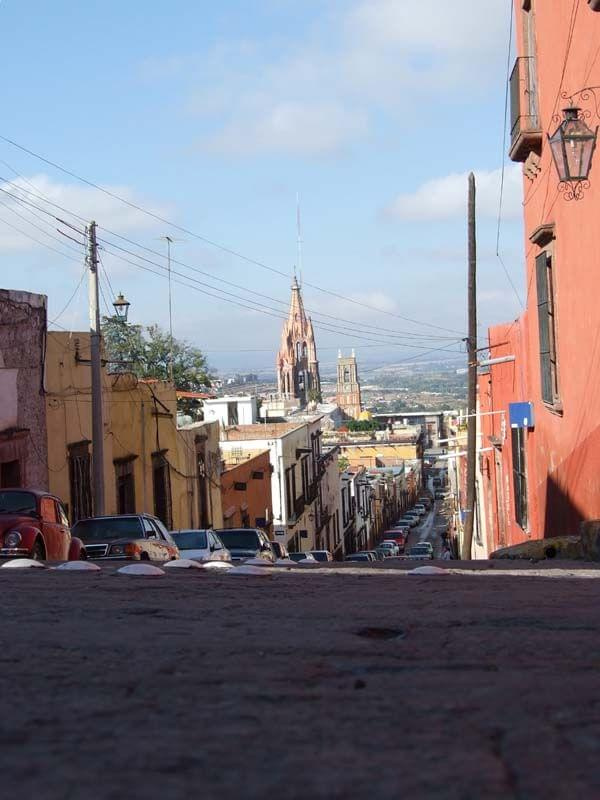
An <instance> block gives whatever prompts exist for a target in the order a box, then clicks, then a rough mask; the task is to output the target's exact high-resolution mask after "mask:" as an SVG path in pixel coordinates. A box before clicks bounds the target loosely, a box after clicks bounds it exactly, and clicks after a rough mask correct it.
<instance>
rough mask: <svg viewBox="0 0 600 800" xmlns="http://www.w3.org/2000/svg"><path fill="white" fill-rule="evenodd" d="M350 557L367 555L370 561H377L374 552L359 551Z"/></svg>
mask: <svg viewBox="0 0 600 800" xmlns="http://www.w3.org/2000/svg"><path fill="white" fill-rule="evenodd" d="M352 555H360V556H364V555H367V556H369V560H370V561H377V555H376V554H375V551H374V550H359V551H358V553H353V554H352Z"/></svg>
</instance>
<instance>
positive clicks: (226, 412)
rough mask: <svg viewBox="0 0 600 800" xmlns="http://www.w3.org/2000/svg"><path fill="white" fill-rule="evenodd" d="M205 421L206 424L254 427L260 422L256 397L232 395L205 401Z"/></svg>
mask: <svg viewBox="0 0 600 800" xmlns="http://www.w3.org/2000/svg"><path fill="white" fill-rule="evenodd" d="M203 407H204V419H205V421H206V422H215V421H217V422H219V423H220V425H221V426H222V427H227V426H228V425H253V424H254V423H255V422H257V421H258V406H257V400H256V397H254V396H251V395H230V396H226V397H216V398H214V399H209V400H204V406H203Z"/></svg>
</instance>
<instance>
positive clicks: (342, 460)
mask: <svg viewBox="0 0 600 800" xmlns="http://www.w3.org/2000/svg"><path fill="white" fill-rule="evenodd" d="M349 466H350V461H349V459H348V458H347V456H340V457H339V458H338V468H339V470H340V472H345V471H346V470H347V469H348V467H349Z"/></svg>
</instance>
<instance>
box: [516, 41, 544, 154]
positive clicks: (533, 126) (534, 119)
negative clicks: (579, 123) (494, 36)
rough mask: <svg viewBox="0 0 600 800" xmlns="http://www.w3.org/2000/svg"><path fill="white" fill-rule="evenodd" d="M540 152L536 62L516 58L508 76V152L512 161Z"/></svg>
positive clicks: (529, 58)
mask: <svg viewBox="0 0 600 800" xmlns="http://www.w3.org/2000/svg"><path fill="white" fill-rule="evenodd" d="M541 148H542V131H541V127H540V120H539V116H538V112H537V87H536V81H535V60H534V59H533V58H532V57H522V58H517V60H516V62H515V66H514V68H513V71H512V73H511V76H510V150H509V152H508V155H509V158H510V159H511V160H512V161H525V160H526V159H527V156H528V155H529V153H531V152H532V151H534V152H536V153H538V155H539V153H540V152H541Z"/></svg>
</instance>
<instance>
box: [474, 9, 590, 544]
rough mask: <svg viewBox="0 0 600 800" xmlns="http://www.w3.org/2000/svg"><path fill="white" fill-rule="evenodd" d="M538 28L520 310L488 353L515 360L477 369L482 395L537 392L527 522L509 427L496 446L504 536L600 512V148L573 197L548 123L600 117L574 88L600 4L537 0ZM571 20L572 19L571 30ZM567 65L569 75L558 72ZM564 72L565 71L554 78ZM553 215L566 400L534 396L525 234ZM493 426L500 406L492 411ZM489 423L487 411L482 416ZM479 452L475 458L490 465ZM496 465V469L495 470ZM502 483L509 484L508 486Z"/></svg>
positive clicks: (533, 293)
mask: <svg viewBox="0 0 600 800" xmlns="http://www.w3.org/2000/svg"><path fill="white" fill-rule="evenodd" d="M522 6H523V3H522V0H515V22H516V37H517V48H518V55H521V56H523V55H526V53H527V50H526V42H525V35H524V30H523V27H524V13H525V12H524V11H523V8H522ZM532 8H533V13H534V31H535V56H536V71H537V87H538V91H537V98H538V107H539V115H540V122H541V125H540V127H541V129H542V145H541V147H542V149H541V159H540V163H539V173H538V175H537V177H535V178H534V179H530V178H528V177H525V176H524V178H523V185H524V223H525V269H526V279H527V280H526V286H527V297H526V307H527V310H526V311H525V313H524V314H523V316H522V317H521V318H520V319H519V320H518V321H517V322H516V323H514V324H513V325H505V326H497V327H496V328H493V329H491V330H490V342H491V343H492V344H498V343H500V342H503V341H508V344H507V345H506V346H502V347H497V348H494V349H493V350H492V356H493V357H496V356H500V355H508V354H514V355H515V356H516V361H515V363H514V364H505V365H497V366H493V367H491V371H490V375H491V383H489V376H486V375H482V376H481V377H480V405H481V407H482V410H483V408H484V407H486V408H488V409H496V410H499V409H502V408H504V409H506V410H507V409H508V403H509V402H512V401H533V403H534V408H535V426H534V428H533V429H531V430H530V431H529V432H528V440H527V474H528V498H529V526H528V530H525V531H524V530H522V529H520V528H519V526H518V525H516V523H515V521H514V518H515V515H514V498H513V497H512V476H511V469H512V461H511V456H510V431H508V435H507V440H506V443H505V444H504V446H503V447H502V463H503V468H504V470H505V471H506V473H507V474H508V476H509V481H508V488H509V490H510V495H511V497H510V498H509V500H510V519H509V521H508V525H507V529H506V543H507V544H511V543H515V542H517V541H523V540H524V539H525V538H527V537H528V536H531V537H534V538H537V537H541V536H552V535H559V534H563V533H570V532H574V531H576V529H577V527H578V524H579V522H580V521H581V520H582V519H593V518H600V309H599V302H598V296H599V293H600V247H599V241H598V240H599V231H600V228H599V227H598V219H599V218H600V153H599V152H598V151H597V152H596V154H595V162H594V164H593V166H592V170H591V174H590V186H589V187H588V188H587V189H586V190H585V193H584V196H583V198H582V199H580V200H573V201H570V202H569V201H567V200H566V199H565V197H564V196H563V193H562V192H561V191H560V190H559V186H558V184H559V180H558V176H557V173H556V170H555V167H554V164H553V163H552V159H551V153H550V148H549V146H548V143H547V136H546V134H547V133H553V132H554V130H555V129H556V127H557V126H558V124H559V118H558V117H556V115H557V114H558V115H559V116H560V118H561V119H562V114H561V110H562V108H564V107H566V106H568V105H570V102H569V100H568V99H565V98H563V97H561V94H562V93H565V95H566V96H573V99H574V101H575V104H576V105H581V107H582V108H583V109H585V110H586V111H589V112H590V115H589V117H588V120H587V121H588V124H589V125H590V127H592V128H595V127H596V125H598V124H600V118H599V114H598V111H599V108H598V105H597V103H596V100H598V101H600V92H596V94H595V95H594V93H591V94H589V95H588V96H587V97H585V96H583V97H582V96H581V95H579V94H578V93H579V92H580V90H582V89H583V88H584V87H586V86H598V85H600V58H598V46H599V43H600V13H595V12H593V11H592V10H591V9H590V7H589V5H588V2H587V0H578V1H577V2H575V4H573V3H571V2H565V1H564V0H532ZM570 31H572V36H571V41H570V43H569V39H570ZM563 71H564V75H563ZM561 78H562V81H561ZM546 224H553V225H554V236H555V239H554V241H553V242H552V243H551V244H550V245H548V247H549V248H551V250H552V258H553V277H554V300H555V312H556V331H557V348H556V350H557V356H558V372H559V394H560V401H561V404H562V411H560V409H557V408H554V409H552V408H550V407H548V406H546V405H545V404H544V402H543V401H542V396H541V379H540V363H539V333H538V314H537V289H536V277H535V258H536V256H537V255H538V254H539V253H540V252H541V248H540V247H539V246H538V245H537V244H534V243H533V242H532V241H531V240H530V236H531V235H532V233H533V232H534V231H535V230H536V229H537V228H538V227H539V226H540V225H546ZM493 419H494V420H495V421H496V423H495V424H496V426H497V425H498V424H499V423H498V420H499V419H500V416H498V417H494V418H493ZM482 420H483V421H482V429H483V430H484V433H485V434H486V435H490V434H491V433H495V434H497V433H498V431H497V430H496V431H494V432H492V431H491V430H490V426H491V422H489V420H488V421H486V420H485V419H484V418H482ZM490 461H491V456H490V455H489V454H486V456H485V459H484V462H483V464H482V467H483V469H484V470H486V469H487V467H488V466H490V464H487V465H486V462H490ZM492 472H493V470H492ZM489 481H490V486H491V487H492V489H493V492H494V495H493V497H492V498H491V499H490V501H489V503H488V509H487V511H488V517H489V519H490V520H491V521H492V523H493V525H492V529H493V531H494V543H495V544H498V543H500V544H502V543H503V542H502V538H503V537H502V536H501V532H500V531H499V530H498V526H499V523H498V519H497V515H496V518H494V514H492V513H491V512H492V510H493V506H494V504H495V503H496V501H497V486H496V483H495V478H494V476H493V475H492V476H491V477H490V478H489ZM504 488H505V489H506V486H505V487H504Z"/></svg>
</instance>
